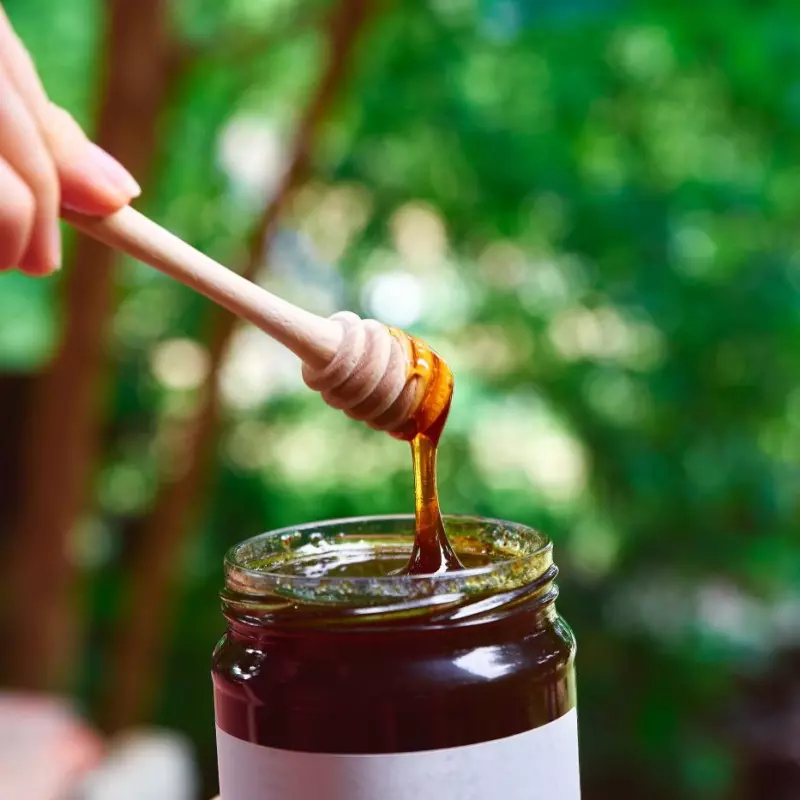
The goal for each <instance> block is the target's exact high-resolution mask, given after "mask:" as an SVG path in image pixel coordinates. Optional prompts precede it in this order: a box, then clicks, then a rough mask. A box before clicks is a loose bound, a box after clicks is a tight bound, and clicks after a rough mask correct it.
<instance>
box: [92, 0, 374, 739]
mask: <svg viewBox="0 0 800 800" xmlns="http://www.w3.org/2000/svg"><path fill="white" fill-rule="evenodd" d="M371 7H372V3H371V2H370V0H340V2H339V3H337V5H336V6H335V7H334V9H333V10H332V13H331V17H330V19H329V21H328V24H327V29H328V30H327V34H328V59H327V63H326V66H325V68H324V71H323V73H322V75H321V77H320V80H319V82H318V84H317V86H316V87H315V89H314V91H313V92H312V95H311V97H310V98H309V103H308V106H307V108H306V110H305V112H304V114H303V116H302V117H301V119H300V122H299V125H298V128H297V132H296V134H295V138H294V146H293V149H292V156H291V158H290V161H289V163H288V165H287V169H286V171H285V173H284V176H283V178H282V180H281V183H280V186H279V188H278V191H277V192H276V194H275V196H274V198H273V199H272V202H271V203H270V204H269V205H268V206H267V207H266V208H265V210H264V213H263V214H262V215H261V218H260V219H259V221H258V223H257V225H256V227H255V230H254V234H253V237H252V244H251V248H250V252H249V256H248V258H247V261H246V263H245V264H244V265H243V269H242V270H241V272H242V274H243V275H244V276H245V277H247V278H248V279H251V280H252V278H253V276H254V274H255V272H256V270H257V269H258V267H259V266H260V265H261V264H262V263H263V262H264V259H265V256H266V253H267V250H268V246H269V240H270V238H271V234H272V232H273V229H274V227H275V224H276V222H277V220H278V218H279V216H280V214H281V211H282V210H283V209H284V208H285V206H286V203H287V201H288V199H289V198H290V196H291V194H292V192H293V191H294V190H295V188H296V187H297V186H298V185H299V184H300V183H301V182H302V180H303V178H304V176H305V175H306V173H307V171H308V169H309V159H310V155H311V151H312V148H313V145H314V142H315V141H316V139H317V136H318V134H319V132H320V129H321V127H322V125H323V123H324V121H325V118H326V117H327V115H328V114H329V112H330V109H331V107H332V105H333V104H334V102H335V100H336V98H337V96H338V93H339V90H340V89H341V86H342V84H343V83H344V81H345V78H346V76H347V73H348V69H349V67H350V63H351V60H352V55H353V51H354V48H355V44H356V42H357V40H358V37H359V35H360V33H361V32H362V30H363V28H364V26H365V23H366V21H367V19H368V17H369V12H370V11H371ZM209 323H210V324H209V328H210V331H211V334H210V344H209V351H210V360H211V369H210V370H209V376H208V379H207V381H206V383H205V386H204V388H203V392H202V395H201V398H200V400H199V403H198V408H197V411H196V413H195V416H194V418H193V421H192V424H191V430H190V431H189V432H188V435H185V436H184V437H176V438H179V439H180V440H181V441H183V442H184V451H183V452H182V453H180V454H177V457H178V459H179V462H180V463H181V464H184V465H186V468H185V470H184V471H183V472H182V473H181V474H179V476H178V477H177V478H176V479H175V480H173V481H171V482H168V483H164V484H163V486H162V488H161V491H160V493H159V495H158V497H157V498H156V502H155V505H154V507H153V510H152V512H151V514H150V516H149V517H148V519H147V520H146V522H145V524H144V526H143V528H142V531H141V535H140V537H139V539H138V542H137V550H136V554H135V557H134V563H133V566H132V572H131V589H130V592H129V593H128V598H129V604H128V606H127V609H126V612H125V616H124V618H123V620H122V621H121V624H120V625H119V628H118V630H119V637H118V640H117V641H116V643H115V647H114V653H113V668H112V669H111V670H110V671H109V676H110V679H111V683H110V685H109V687H108V691H107V694H106V701H105V702H104V703H103V709H104V711H105V720H104V723H105V726H106V727H107V729H109V730H111V731H116V730H120V729H122V728H125V727H128V726H131V725H134V724H137V723H139V722H142V721H143V720H145V719H146V718H147V717H148V715H149V712H150V710H151V707H152V703H153V700H154V695H155V690H156V687H157V686H158V684H159V677H160V670H161V665H162V662H163V655H164V643H165V641H166V639H167V634H168V631H169V626H170V622H171V620H170V618H169V615H168V614H165V610H166V609H169V608H171V606H172V603H171V602H170V601H171V600H172V597H171V594H172V590H173V580H174V575H175V571H176V565H177V564H179V562H180V557H181V550H182V548H183V546H184V544H185V542H186V541H187V538H188V536H189V534H190V531H191V528H192V525H193V523H194V520H195V515H196V514H197V513H198V512H199V511H200V509H201V508H202V506H203V502H202V499H203V490H204V488H205V486H206V485H207V482H208V477H209V471H210V469H209V468H210V462H211V456H212V455H213V453H214V451H215V449H216V444H217V426H218V419H219V398H218V392H217V385H218V382H219V375H220V371H221V368H222V365H223V363H224V357H225V353H226V351H227V348H228V344H229V342H230V339H231V335H232V333H233V331H234V329H235V324H236V320H235V318H234V317H232V316H231V315H230V314H228V312H226V311H225V310H224V309H222V308H218V307H214V308H212V309H211V312H210V319H209Z"/></svg>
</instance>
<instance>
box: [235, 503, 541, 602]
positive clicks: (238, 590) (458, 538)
mask: <svg viewBox="0 0 800 800" xmlns="http://www.w3.org/2000/svg"><path fill="white" fill-rule="evenodd" d="M444 522H445V527H446V528H447V531H448V535H449V537H450V539H451V542H452V543H453V545H454V547H455V549H456V552H457V553H458V554H459V556H464V555H465V554H467V555H470V554H471V555H473V556H475V557H476V559H473V560H477V558H478V557H481V558H483V559H484V560H485V559H486V557H488V558H489V559H490V561H489V562H488V563H483V564H481V565H480V566H468V567H467V568H466V569H463V570H458V571H454V572H445V573H441V574H437V575H398V574H381V575H368V576H360V575H358V574H357V570H356V571H355V572H356V574H354V572H353V570H348V571H347V574H335V573H334V574H331V573H330V572H327V571H326V570H325V569H324V566H323V567H320V568H319V569H316V568H315V567H313V566H312V567H309V568H306V566H305V565H308V564H312V565H314V564H322V565H324V564H325V563H326V560H327V563H329V564H330V563H333V562H340V563H357V562H358V561H359V559H361V560H363V561H367V560H369V559H370V558H372V559H373V560H374V559H375V558H384V559H393V560H394V563H395V564H396V565H397V566H402V565H403V564H404V563H406V562H407V560H408V557H409V556H410V554H411V547H412V544H413V531H414V517H413V515H410V514H396V515H386V516H369V517H350V518H343V519H334V520H325V521H320V522H311V523H306V524H303V525H296V526H290V527H287V528H281V529H279V530H275V531H270V532H268V533H262V534H260V535H258V536H254V537H252V538H250V539H247V540H245V541H243V542H241V543H239V544H237V545H235V546H234V547H232V548H231V549H230V550H229V551H228V552H227V553H226V555H225V594H226V595H227V596H228V597H231V595H233V596H238V597H240V598H242V599H244V598H245V597H249V598H250V599H251V600H255V599H256V598H263V599H264V600H268V599H271V600H273V601H274V600H277V599H278V598H282V599H283V600H284V601H285V600H288V599H290V598H293V599H295V600H298V601H304V600H305V601H308V602H314V603H319V602H323V603H336V604H346V605H353V606H362V605H376V604H380V603H382V602H388V603H391V604H396V603H397V602H398V601H402V600H404V599H405V600H415V599H420V598H433V597H435V598H436V599H437V600H441V601H442V602H443V603H446V602H448V601H452V600H453V599H454V598H455V597H463V596H465V595H473V596H474V595H476V594H496V593H498V592H503V591H512V590H514V589H516V588H519V587H522V586H527V585H530V584H532V583H538V582H539V581H542V580H546V581H547V580H552V578H553V577H554V574H555V567H554V566H553V561H552V543H551V542H550V540H549V539H548V537H547V536H545V535H544V534H543V533H540V532H539V531H537V530H536V529H534V528H531V527H528V526H526V525H521V524H519V523H514V522H506V521H504V520H496V519H487V518H484V517H476V516H463V515H447V516H445V517H444ZM465 560H468V559H465Z"/></svg>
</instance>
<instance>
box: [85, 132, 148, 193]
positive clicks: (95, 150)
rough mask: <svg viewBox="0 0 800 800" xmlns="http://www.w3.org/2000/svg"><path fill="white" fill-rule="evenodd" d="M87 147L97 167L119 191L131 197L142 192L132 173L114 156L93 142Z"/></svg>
mask: <svg viewBox="0 0 800 800" xmlns="http://www.w3.org/2000/svg"><path fill="white" fill-rule="evenodd" d="M89 149H90V151H91V154H92V159H93V160H94V162H95V164H96V165H97V167H98V168H99V169H100V170H102V172H103V174H104V175H105V176H106V177H107V178H108V179H109V180H110V181H111V182H112V183H113V184H114V186H116V187H117V188H118V189H119V190H120V191H121V192H124V193H125V194H126V195H127V196H128V197H129V198H131V199H132V198H134V197H138V196H139V195H140V194H141V193H142V187H141V186H139V184H138V183H136V181H135V179H134V177H133V175H131V174H130V172H128V170H126V169H125V167H123V166H122V164H120V163H119V161H117V159H116V158H114V157H113V156H110V155H109V154H108V153H106V151H105V150H103V148H102V147H98V146H97V145H96V144H94V143H93V142H92V143H90V148H89Z"/></svg>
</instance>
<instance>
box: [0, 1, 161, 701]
mask: <svg viewBox="0 0 800 800" xmlns="http://www.w3.org/2000/svg"><path fill="white" fill-rule="evenodd" d="M108 20H109V31H108V36H107V37H106V52H105V63H106V64H107V73H106V75H105V80H104V86H103V90H102V95H101V109H100V114H99V119H98V128H97V140H98V142H99V144H100V145H101V147H103V148H105V149H106V150H108V151H109V152H111V153H112V154H113V155H114V156H115V157H117V158H118V159H119V160H120V161H122V163H124V164H125V165H126V166H127V167H128V168H129V169H130V170H131V172H132V173H133V174H134V175H136V176H137V177H138V178H139V179H144V178H146V176H147V173H148V171H149V168H150V165H151V162H152V157H153V153H154V150H155V146H156V126H157V122H158V117H159V111H160V109H161V107H162V103H163V99H164V94H165V88H166V75H167V70H166V68H165V65H166V64H167V63H168V57H169V40H168V36H167V23H166V0H135V2H131V0H111V1H110V2H109V4H108ZM115 262H116V254H115V253H114V252H113V251H112V250H110V249H109V248H107V247H105V246H104V245H102V244H99V243H97V242H95V241H93V240H91V239H88V238H83V237H79V239H78V241H77V243H76V247H75V250H74V253H73V257H72V263H71V269H69V271H68V273H67V275H66V277H65V279H64V289H65V298H64V303H65V309H64V332H63V338H62V341H61V345H60V347H59V350H58V352H57V354H56V356H55V358H54V360H53V362H52V363H51V364H50V366H49V367H48V369H47V370H46V371H45V372H44V373H43V374H42V375H41V377H40V378H39V379H38V381H37V385H36V386H35V388H34V392H33V397H32V400H31V409H30V414H29V423H30V426H29V430H28V431H27V445H26V452H25V453H23V458H22V464H21V469H22V474H23V480H22V491H23V495H22V498H21V502H20V507H19V512H18V516H17V520H16V524H15V525H14V527H13V532H12V541H11V548H10V549H11V552H10V556H9V561H8V564H7V569H8V584H7V585H9V586H11V587H13V589H12V591H13V596H14V598H15V600H16V603H17V604H18V605H16V604H15V608H20V607H21V608H24V612H22V611H12V612H11V617H12V618H11V619H10V620H8V621H7V625H6V627H7V635H6V641H5V642H4V650H5V652H6V653H7V654H8V658H7V666H8V670H9V674H8V680H9V682H11V683H12V684H13V685H17V686H23V687H26V688H31V689H47V688H55V687H57V686H59V685H63V683H64V681H65V680H68V679H69V678H70V677H71V669H72V665H73V660H74V657H75V646H76V636H77V627H76V620H75V614H74V603H73V597H72V594H73V588H74V587H73V583H74V576H75V567H74V564H73V562H72V560H71V558H70V555H69V549H70V539H71V536H72V535H73V533H74V531H75V527H76V524H77V523H78V522H79V521H80V518H81V516H82V514H83V513H84V511H85V508H86V500H87V486H88V484H89V482H90V480H91V477H92V465H93V463H94V459H95V458H96V457H97V455H98V450H99V430H100V425H99V420H100V419H101V414H102V408H103V404H102V388H103V387H102V376H103V371H104V365H105V360H106V358H105V356H106V352H105V351H106V335H107V323H108V320H109V317H110V314H111V311H112V284H113V281H112V268H113V266H114V263H115Z"/></svg>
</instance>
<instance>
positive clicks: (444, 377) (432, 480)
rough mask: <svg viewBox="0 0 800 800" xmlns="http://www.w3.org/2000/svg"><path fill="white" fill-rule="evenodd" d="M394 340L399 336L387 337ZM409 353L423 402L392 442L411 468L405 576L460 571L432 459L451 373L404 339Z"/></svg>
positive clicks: (426, 351) (410, 339) (431, 354)
mask: <svg viewBox="0 0 800 800" xmlns="http://www.w3.org/2000/svg"><path fill="white" fill-rule="evenodd" d="M392 333H393V335H395V336H398V337H399V336H404V334H402V333H399V332H398V331H392ZM406 338H407V341H408V343H409V347H410V356H411V358H410V361H411V368H410V375H409V379H416V380H417V381H418V384H419V387H420V389H419V391H420V393H421V394H422V398H421V400H420V402H419V405H418V407H417V410H416V412H415V413H414V416H413V417H412V418H411V419H410V420H409V421H408V423H407V424H406V425H405V426H404V427H403V428H402V429H401V430H400V431H398V432H397V433H395V434H394V436H395V437H396V438H398V439H402V440H404V441H407V442H409V443H410V444H411V456H412V461H413V465H414V516H415V519H416V525H415V531H414V546H413V549H412V551H411V558H410V559H409V562H408V566H407V567H406V570H405V572H406V573H407V574H409V575H435V574H438V573H440V572H448V571H450V570H456V569H463V566H462V564H461V562H460V561H459V560H458V556H457V555H456V553H455V550H453V547H452V545H451V544H450V542H449V540H448V538H447V532H446V531H445V528H444V523H443V521H442V512H441V509H440V507H439V493H438V489H437V485H436V457H437V453H438V448H439V439H440V438H441V435H442V431H443V430H444V426H445V423H446V422H447V416H448V414H449V413H450V404H451V402H452V399H453V373H452V371H451V370H450V367H448V366H447V364H446V362H445V361H444V360H443V359H442V358H441V357H440V356H438V355H437V354H436V353H435V352H434V351H433V350H431V348H430V347H428V345H427V344H425V342H423V341H421V340H420V339H416V338H414V337H411V336H409V337H406Z"/></svg>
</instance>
